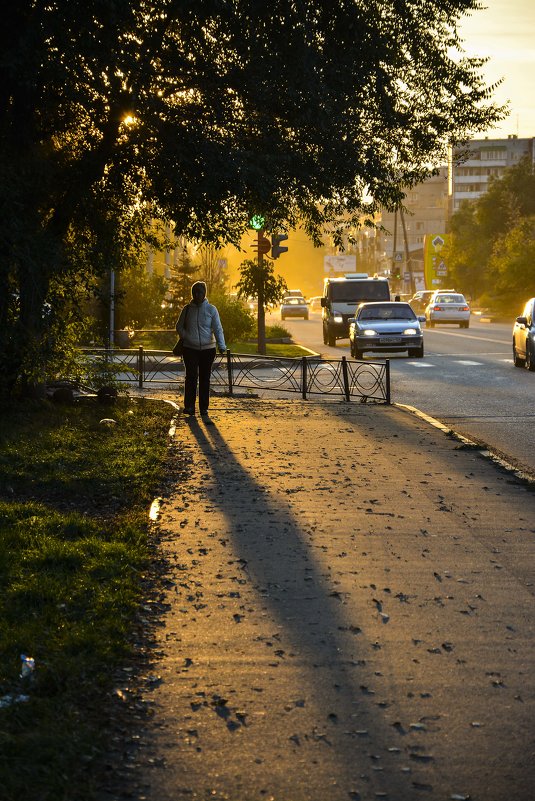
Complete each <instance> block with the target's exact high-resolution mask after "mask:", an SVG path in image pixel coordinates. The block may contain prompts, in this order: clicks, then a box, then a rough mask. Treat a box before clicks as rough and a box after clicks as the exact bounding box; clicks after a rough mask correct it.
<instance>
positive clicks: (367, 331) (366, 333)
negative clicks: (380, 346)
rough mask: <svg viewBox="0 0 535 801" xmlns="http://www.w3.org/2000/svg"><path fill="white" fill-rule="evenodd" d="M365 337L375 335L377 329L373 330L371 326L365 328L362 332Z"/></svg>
mask: <svg viewBox="0 0 535 801" xmlns="http://www.w3.org/2000/svg"><path fill="white" fill-rule="evenodd" d="M362 333H363V334H364V336H365V337H376V336H377V331H374V330H373V328H365V329H364V331H363V332H362Z"/></svg>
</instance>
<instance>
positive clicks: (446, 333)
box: [424, 328, 504, 345]
mask: <svg viewBox="0 0 535 801" xmlns="http://www.w3.org/2000/svg"><path fill="white" fill-rule="evenodd" d="M430 330H431V331H432V332H433V333H434V334H443V335H444V336H446V337H461V338H462V339H471V340H472V342H474V341H480V342H496V344H497V345H504V342H503V340H502V339H492V338H491V337H478V336H474V335H473V334H455V333H454V332H453V331H437V330H436V329H435V328H433V329H429V328H424V331H426V332H427V331H430Z"/></svg>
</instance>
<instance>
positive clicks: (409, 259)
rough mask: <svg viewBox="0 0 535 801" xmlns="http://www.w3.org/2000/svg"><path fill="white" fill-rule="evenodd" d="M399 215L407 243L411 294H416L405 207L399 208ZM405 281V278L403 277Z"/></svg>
mask: <svg viewBox="0 0 535 801" xmlns="http://www.w3.org/2000/svg"><path fill="white" fill-rule="evenodd" d="M399 215H400V217H401V225H402V227H403V241H404V244H405V264H406V265H407V271H408V273H409V288H410V293H411V295H413V294H414V279H413V275H412V260H411V257H410V253H409V241H408V239H407V227H406V225H405V217H404V214H403V209H400V210H399ZM403 281H404V282H405V278H404V279H403Z"/></svg>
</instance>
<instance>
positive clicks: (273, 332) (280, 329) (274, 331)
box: [266, 325, 291, 339]
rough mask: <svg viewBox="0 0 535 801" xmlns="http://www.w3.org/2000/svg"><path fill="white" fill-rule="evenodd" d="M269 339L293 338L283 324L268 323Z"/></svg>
mask: <svg viewBox="0 0 535 801" xmlns="http://www.w3.org/2000/svg"><path fill="white" fill-rule="evenodd" d="M266 338H267V339H291V335H290V332H289V331H288V329H287V328H285V327H284V326H283V325H267V326H266Z"/></svg>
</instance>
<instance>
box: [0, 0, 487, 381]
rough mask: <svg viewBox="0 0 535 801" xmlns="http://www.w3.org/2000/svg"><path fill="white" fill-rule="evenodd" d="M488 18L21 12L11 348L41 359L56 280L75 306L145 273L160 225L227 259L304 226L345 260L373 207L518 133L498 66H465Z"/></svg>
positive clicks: (72, 3) (1, 136) (8, 122)
mask: <svg viewBox="0 0 535 801" xmlns="http://www.w3.org/2000/svg"><path fill="white" fill-rule="evenodd" d="M478 7H479V0H447V2H446V1H445V0H440V1H439V2H436V1H435V2H433V1H430V0H395V1H394V2H386V3H385V2H383V0H339V2H337V3H334V4H333V3H331V2H330V0H329V1H328V0H314V2H312V0H300V2H299V3H296V2H294V0H271V2H269V3H266V2H265V1H264V0H263V1H262V2H260V0H137V2H135V3H133V2H131V0H114V2H107V1H106V0H83V2H82V0H19V2H16V3H11V4H9V5H8V7H7V8H6V9H5V10H4V12H3V19H2V29H1V32H0V36H1V38H2V46H1V47H0V109H1V117H0V212H1V215H0V219H1V220H2V225H1V228H0V332H2V331H3V330H4V329H3V326H4V324H5V323H6V322H7V320H8V318H9V319H10V320H13V321H14V325H15V328H14V330H13V332H12V334H13V336H14V337H15V339H17V340H18V341H19V342H20V349H19V350H20V351H21V352H23V351H24V350H27V348H28V347H29V345H30V343H31V342H33V341H35V343H36V345H37V348H38V349H39V347H40V343H41V341H42V337H43V336H44V335H45V334H46V322H45V321H43V316H42V307H43V303H44V301H45V299H46V297H47V294H48V292H49V287H50V283H51V280H52V279H54V281H55V282H56V284H61V283H63V285H64V286H65V287H66V288H68V287H69V285H70V283H71V277H72V276H73V275H77V276H80V275H81V274H83V275H85V274H87V273H88V272H93V273H95V272H99V271H100V272H103V271H105V270H107V269H109V267H110V266H112V265H113V266H114V267H115V268H116V269H119V268H120V267H121V265H122V264H123V263H124V262H125V261H126V262H129V263H132V260H133V258H134V255H133V254H134V253H135V252H136V251H138V250H139V246H140V243H141V242H142V241H143V239H144V238H145V237H146V236H147V233H146V232H147V223H148V220H149V219H150V217H154V216H159V217H163V218H166V219H169V220H172V221H173V222H174V224H175V226H176V233H177V234H180V235H183V236H186V237H188V238H189V239H197V240H200V241H203V242H212V243H220V242H224V241H233V242H238V241H239V239H240V237H241V235H242V233H243V231H244V228H246V227H247V221H248V220H249V218H250V216H251V214H252V213H253V212H260V213H262V214H264V215H265V216H266V220H267V223H268V227H270V228H275V226H282V227H287V226H293V225H295V224H296V223H297V222H298V221H299V222H300V223H302V224H304V226H305V229H306V230H307V231H308V233H309V234H310V236H311V237H312V238H313V239H314V241H316V242H319V240H320V237H321V233H322V229H323V226H324V225H325V224H326V223H329V224H330V230H331V232H332V234H333V236H334V238H335V241H336V240H337V238H339V237H340V236H341V233H342V228H343V227H345V226H346V225H348V224H350V223H351V220H352V218H353V220H356V219H358V218H359V215H360V212H361V210H362V206H363V196H364V193H365V192H368V194H369V195H371V197H373V198H374V200H375V201H377V202H378V203H381V204H382V205H383V206H386V207H389V206H390V205H392V204H393V203H396V202H397V201H398V200H399V198H400V196H401V194H400V193H401V190H400V187H401V186H410V185H411V184H413V183H414V182H416V181H419V180H422V179H423V178H424V177H425V176H426V175H427V173H428V171H429V169H430V168H431V167H432V165H433V164H438V163H442V162H443V160H444V157H445V154H446V148H447V146H448V145H449V144H455V143H456V142H458V141H461V140H463V139H465V138H466V137H468V136H470V135H471V134H472V133H473V132H475V131H479V130H484V129H486V128H488V127H489V126H490V125H491V124H492V123H493V122H494V121H495V120H497V119H498V118H499V117H500V111H499V110H498V109H497V108H496V107H495V106H494V105H493V104H492V102H491V100H490V97H491V89H490V88H488V87H486V86H485V84H484V83H483V81H482V79H481V77H480V74H479V70H480V68H481V65H482V61H481V60H480V59H471V58H466V57H464V56H463V55H462V52H461V42H460V40H459V35H458V32H457V26H458V23H459V20H460V18H461V16H462V15H463V14H465V13H471V12H472V11H475V10H476V9H477V8H478ZM456 51H457V52H459V53H461V54H460V55H459V56H457V57H454V56H453V55H452V53H454V52H456ZM13 294H17V295H18V297H20V304H19V305H18V306H17V308H16V309H14V307H13V305H12V304H10V298H11V297H12V296H13ZM67 295H68V292H67ZM2 337H3V334H2V333H0V340H2ZM32 347H33V345H32ZM3 350H4V348H3V341H0V353H2V351H3ZM0 358H1V357H0ZM16 361H17V360H16V359H15V362H16ZM1 366H2V365H0V367H1ZM19 372H20V371H19ZM18 377H20V376H18V375H17V366H16V364H14V365H12V379H13V381H16V380H17V379H18Z"/></svg>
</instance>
